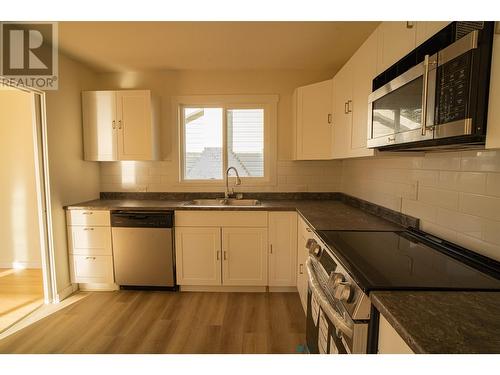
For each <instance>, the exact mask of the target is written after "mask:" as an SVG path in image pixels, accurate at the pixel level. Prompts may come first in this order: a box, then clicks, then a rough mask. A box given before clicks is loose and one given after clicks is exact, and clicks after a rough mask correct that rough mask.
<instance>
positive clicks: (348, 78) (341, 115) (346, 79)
mask: <svg viewBox="0 0 500 375" xmlns="http://www.w3.org/2000/svg"><path fill="white" fill-rule="evenodd" d="M352 107H353V102H352V64H346V65H344V66H343V67H342V69H340V71H339V72H338V73H337V74H336V75H335V77H333V148H332V153H333V157H334V158H345V157H348V156H349V150H350V145H351V123H352Z"/></svg>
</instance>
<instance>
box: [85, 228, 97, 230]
mask: <svg viewBox="0 0 500 375" xmlns="http://www.w3.org/2000/svg"><path fill="white" fill-rule="evenodd" d="M83 230H94V228H83Z"/></svg>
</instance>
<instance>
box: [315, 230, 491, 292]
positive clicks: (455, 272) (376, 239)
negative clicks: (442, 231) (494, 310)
mask: <svg viewBox="0 0 500 375" xmlns="http://www.w3.org/2000/svg"><path fill="white" fill-rule="evenodd" d="M318 234H319V235H320V236H321V238H322V239H323V241H325V243H326V244H327V245H328V247H329V248H330V250H331V251H332V252H334V253H335V255H336V256H337V257H338V258H339V260H340V261H341V263H342V264H343V265H344V266H345V268H346V269H347V270H348V272H349V273H350V274H351V276H352V277H353V278H354V279H355V280H356V281H357V283H358V284H359V286H360V287H361V288H362V289H363V290H364V291H365V292H369V291H370V290H384V289H391V290H395V289H406V290H425V289H435V290H500V280H499V279H498V277H499V273H498V270H499V269H500V268H498V266H499V265H500V263H498V262H496V261H493V260H491V259H488V258H485V257H481V256H479V255H473V254H474V253H472V252H470V251H468V250H466V249H463V248H460V247H458V246H456V245H452V244H449V243H447V242H444V241H439V239H435V238H434V237H432V236H430V237H429V238H434V239H435V240H436V241H429V240H428V238H426V237H424V236H422V235H420V234H416V233H412V232H408V231H403V232H359V231H320V232H319V233H318ZM480 270H481V271H480ZM482 271H484V272H482Z"/></svg>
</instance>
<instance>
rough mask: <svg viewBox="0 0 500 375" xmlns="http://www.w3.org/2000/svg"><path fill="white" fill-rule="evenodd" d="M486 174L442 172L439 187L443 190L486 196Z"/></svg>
mask: <svg viewBox="0 0 500 375" xmlns="http://www.w3.org/2000/svg"><path fill="white" fill-rule="evenodd" d="M486 177H487V175H486V173H479V172H450V171H440V172H439V180H438V186H439V187H440V188H443V189H450V190H457V191H463V192H467V193H477V194H484V193H485V192H486Z"/></svg>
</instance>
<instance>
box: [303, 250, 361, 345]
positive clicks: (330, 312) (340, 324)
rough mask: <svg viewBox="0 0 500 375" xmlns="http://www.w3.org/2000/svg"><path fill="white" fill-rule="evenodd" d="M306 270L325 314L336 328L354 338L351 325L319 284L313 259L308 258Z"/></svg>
mask: <svg viewBox="0 0 500 375" xmlns="http://www.w3.org/2000/svg"><path fill="white" fill-rule="evenodd" d="M306 270H307V275H308V277H309V286H310V287H311V291H312V292H313V293H314V295H315V296H316V299H317V301H318V303H319V305H320V306H321V308H322V310H323V312H324V313H325V314H326V315H327V316H328V318H329V319H330V320H331V321H332V323H333V324H334V325H335V328H337V329H339V330H340V331H342V333H344V334H345V335H346V336H347V337H349V338H352V337H353V334H354V332H353V329H352V327H351V325H349V324H348V323H347V322H346V321H345V320H344V319H343V318H342V316H341V315H340V314H339V313H338V312H337V311H335V310H334V309H333V308H332V307H331V305H330V302H329V301H328V299H327V298H326V295H325V293H324V292H323V290H322V289H321V285H320V284H319V282H318V279H317V278H316V275H315V273H314V269H313V266H312V263H311V258H307V260H306Z"/></svg>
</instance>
